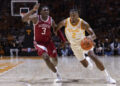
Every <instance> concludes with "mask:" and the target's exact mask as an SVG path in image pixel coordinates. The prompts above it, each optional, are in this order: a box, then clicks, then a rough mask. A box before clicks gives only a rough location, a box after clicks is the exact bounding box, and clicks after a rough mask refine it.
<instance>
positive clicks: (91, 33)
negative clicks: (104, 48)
mask: <svg viewBox="0 0 120 86" xmlns="http://www.w3.org/2000/svg"><path fill="white" fill-rule="evenodd" d="M81 25H82V28H83V29H85V30H86V31H87V32H88V33H89V36H88V38H90V39H92V40H95V39H96V35H95V33H94V31H93V30H92V28H91V27H90V25H89V24H88V23H87V22H86V21H83V22H82V24H81Z"/></svg>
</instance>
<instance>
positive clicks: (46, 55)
mask: <svg viewBox="0 0 120 86" xmlns="http://www.w3.org/2000/svg"><path fill="white" fill-rule="evenodd" d="M39 6H40V4H36V5H35V6H34V8H33V9H32V10H31V11H30V12H28V13H27V14H26V15H25V16H23V22H28V21H32V22H33V24H34V45H35V48H36V49H37V51H38V55H39V56H42V57H43V59H44V61H45V62H46V64H47V66H48V67H49V68H50V69H51V70H52V71H53V72H54V73H55V74H56V76H57V79H56V81H60V80H61V77H60V75H59V73H58V71H57V68H56V66H57V63H58V61H57V52H56V48H55V45H54V43H53V41H52V39H51V27H52V28H53V31H54V29H55V27H56V24H55V21H54V20H53V19H52V17H50V16H49V8H48V7H47V6H44V7H42V9H41V11H40V15H37V16H34V15H32V14H33V13H34V12H36V11H37V10H38V9H39ZM63 40H64V38H63ZM50 57H51V59H52V61H51V60H50Z"/></svg>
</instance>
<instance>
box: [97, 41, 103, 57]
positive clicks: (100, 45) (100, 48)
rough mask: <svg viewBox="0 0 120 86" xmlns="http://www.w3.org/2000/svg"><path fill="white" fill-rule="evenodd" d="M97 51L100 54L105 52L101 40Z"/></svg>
mask: <svg viewBox="0 0 120 86" xmlns="http://www.w3.org/2000/svg"><path fill="white" fill-rule="evenodd" d="M95 53H96V55H99V56H101V55H103V54H104V49H103V44H102V42H101V41H98V43H97V44H96V47H95Z"/></svg>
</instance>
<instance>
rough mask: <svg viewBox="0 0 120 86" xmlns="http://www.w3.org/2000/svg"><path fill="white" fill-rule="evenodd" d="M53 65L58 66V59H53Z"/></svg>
mask: <svg viewBox="0 0 120 86" xmlns="http://www.w3.org/2000/svg"><path fill="white" fill-rule="evenodd" d="M52 63H53V64H54V66H57V64H58V60H57V58H52Z"/></svg>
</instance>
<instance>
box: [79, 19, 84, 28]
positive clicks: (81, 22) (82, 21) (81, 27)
mask: <svg viewBox="0 0 120 86" xmlns="http://www.w3.org/2000/svg"><path fill="white" fill-rule="evenodd" d="M82 25H83V20H82V19H81V23H80V26H81V30H85V29H84V28H83V26H82Z"/></svg>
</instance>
